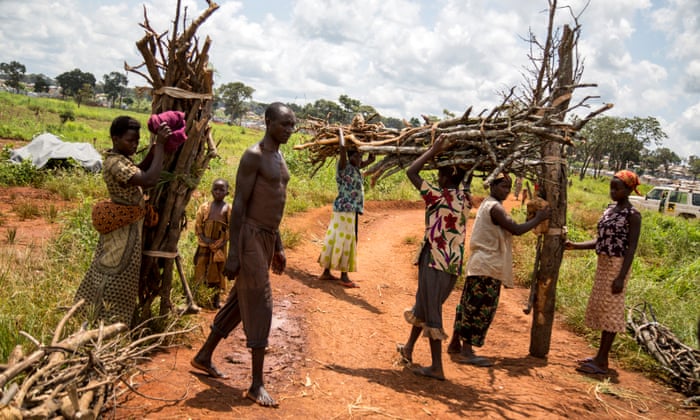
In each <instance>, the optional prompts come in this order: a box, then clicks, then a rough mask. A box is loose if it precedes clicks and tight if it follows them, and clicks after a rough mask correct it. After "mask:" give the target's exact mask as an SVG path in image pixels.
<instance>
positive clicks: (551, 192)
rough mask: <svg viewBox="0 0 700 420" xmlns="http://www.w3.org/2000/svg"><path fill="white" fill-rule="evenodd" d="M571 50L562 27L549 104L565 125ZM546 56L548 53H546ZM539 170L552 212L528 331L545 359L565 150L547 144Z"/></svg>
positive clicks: (558, 254)
mask: <svg viewBox="0 0 700 420" xmlns="http://www.w3.org/2000/svg"><path fill="white" fill-rule="evenodd" d="M573 46H574V33H573V31H572V30H571V28H570V27H569V26H568V25H566V26H564V32H563V34H562V39H561V43H560V45H559V51H558V54H559V57H558V58H559V66H558V75H557V76H558V77H557V84H556V88H555V91H554V94H553V95H552V96H551V97H552V98H554V102H556V103H552V104H549V105H550V106H551V107H552V109H553V112H552V114H553V115H556V117H557V118H558V119H560V120H561V121H564V118H565V116H566V115H565V114H566V109H567V108H568V106H569V100H570V98H571V93H572V92H573V89H574V88H573ZM545 54H547V52H545ZM542 149H543V150H542V156H543V161H544V163H543V165H544V168H543V170H542V177H543V184H544V185H542V187H541V188H543V189H544V192H545V199H546V200H547V202H549V205H550V206H551V208H552V216H551V219H550V220H549V230H548V232H547V233H546V234H545V236H544V240H543V243H542V250H541V254H540V263H539V266H538V267H537V272H536V273H535V281H536V282H537V284H536V296H535V299H534V302H533V312H532V327H531V330H530V354H531V355H532V356H535V357H545V356H546V355H547V353H549V344H550V340H551V337H552V325H553V324H554V310H555V306H556V305H555V304H556V290H557V280H558V278H559V267H560V266H561V260H562V257H563V253H564V240H565V237H564V227H565V226H566V187H567V168H566V155H565V146H564V145H562V144H559V143H555V142H546V143H545V144H544V145H543V148H542Z"/></svg>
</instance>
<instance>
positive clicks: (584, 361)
mask: <svg viewBox="0 0 700 420" xmlns="http://www.w3.org/2000/svg"><path fill="white" fill-rule="evenodd" d="M592 361H593V357H585V358H583V359H578V360H577V361H576V363H591V362H592Z"/></svg>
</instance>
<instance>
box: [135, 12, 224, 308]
mask: <svg viewBox="0 0 700 420" xmlns="http://www.w3.org/2000/svg"><path fill="white" fill-rule="evenodd" d="M207 4H208V5H209V7H208V8H207V9H206V10H204V11H203V12H202V14H201V15H200V16H199V17H198V18H196V19H195V20H193V21H191V22H190V23H189V26H186V23H187V21H188V17H187V9H186V8H185V10H184V12H181V5H180V1H178V2H177V9H176V16H175V18H174V20H173V27H172V29H171V31H170V33H168V32H167V31H166V32H164V33H162V34H159V33H158V32H156V31H155V30H154V29H153V28H152V27H151V25H150V22H149V21H148V17H147V15H146V10H145V7H144V23H142V24H141V26H142V27H143V28H144V30H145V32H146V34H145V36H144V37H143V38H142V39H141V40H139V41H138V42H137V43H136V46H137V48H138V50H139V51H140V52H141V54H142V55H143V59H144V62H143V63H142V64H140V65H139V66H135V67H131V66H128V65H127V64H126V63H125V68H126V70H128V71H131V72H134V73H136V74H139V75H141V76H142V77H144V78H145V79H146V80H147V81H148V82H149V84H150V85H151V87H152V89H151V94H152V96H153V104H152V113H153V114H158V113H161V112H164V111H170V110H174V111H182V112H184V113H185V118H186V121H187V128H186V133H187V141H186V142H185V143H184V144H183V145H182V146H181V147H180V149H178V150H177V151H176V152H175V153H173V154H171V155H166V157H165V162H164V166H163V175H162V176H161V180H160V182H159V184H158V186H156V187H155V188H154V189H153V190H152V191H150V192H149V195H150V199H149V201H150V204H152V205H153V206H154V207H155V208H156V210H157V211H158V215H159V221H158V225H157V226H155V227H152V228H144V249H145V250H146V253H145V255H144V258H143V262H142V267H141V280H140V284H139V289H140V291H139V310H140V317H139V318H140V319H139V320H140V321H143V320H147V319H148V318H150V317H151V313H150V310H151V309H150V308H151V304H152V302H153V301H154V300H155V299H156V298H157V297H160V315H166V314H168V313H170V312H171V311H172V303H171V300H170V292H171V289H172V275H173V261H174V259H175V258H176V256H177V244H178V241H179V239H180V233H181V230H182V228H183V225H184V222H185V208H186V207H187V203H188V202H189V200H190V198H191V195H192V192H193V191H194V190H195V189H196V188H197V186H198V185H199V182H200V180H201V178H202V175H203V174H204V171H205V170H206V169H207V168H208V165H209V161H210V160H211V159H212V158H214V157H215V156H216V155H217V154H216V145H215V144H214V141H213V139H212V136H211V127H210V125H209V120H210V118H211V107H212V101H213V83H214V82H213V70H212V68H211V67H210V65H209V48H210V45H211V40H210V39H209V37H207V38H206V40H205V41H204V43H203V45H201V48H200V45H199V42H198V40H197V38H196V37H195V33H196V31H197V29H198V28H199V26H200V25H201V24H202V23H204V21H205V20H206V19H207V18H208V17H209V16H210V15H211V14H212V13H214V11H215V10H216V9H218V7H219V6H218V5H217V4H216V3H214V2H212V1H207ZM143 67H145V69H146V71H147V73H144V72H143V71H142V70H141V69H142V68H143ZM183 281H184V280H183Z"/></svg>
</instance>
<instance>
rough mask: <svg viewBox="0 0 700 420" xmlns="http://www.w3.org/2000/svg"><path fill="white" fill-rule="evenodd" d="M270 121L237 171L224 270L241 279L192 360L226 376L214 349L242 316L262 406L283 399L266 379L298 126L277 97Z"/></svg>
mask: <svg viewBox="0 0 700 420" xmlns="http://www.w3.org/2000/svg"><path fill="white" fill-rule="evenodd" d="M265 125H266V130H265V136H264V137H263V139H262V140H261V141H260V142H258V143H256V144H254V145H253V146H251V147H249V148H248V149H247V150H246V151H245V152H244V153H243V156H242V157H241V162H240V164H239V167H238V172H237V174H236V193H235V196H234V199H233V212H232V213H231V223H230V235H229V238H230V247H229V254H228V259H227V261H226V267H225V268H224V274H225V275H226V276H227V277H228V278H230V279H234V278H236V283H235V285H234V287H233V288H232V289H231V292H230V294H229V297H228V299H227V300H226V303H225V304H224V306H223V307H222V308H221V309H220V310H219V312H217V314H216V316H215V317H214V322H213V323H212V326H211V332H210V333H209V336H208V337H207V340H206V342H205V343H204V345H203V346H202V348H201V349H200V350H199V352H198V353H197V355H196V356H195V357H194V359H192V361H191V364H192V366H193V367H195V368H197V369H200V370H203V371H205V372H207V373H208V374H209V375H211V376H213V377H216V378H226V377H227V376H226V375H224V374H223V373H221V372H220V371H219V370H218V369H217V368H216V367H215V366H214V365H213V364H212V361H211V358H212V353H213V352H214V350H215V349H216V346H217V345H218V344H219V342H220V341H221V339H222V338H226V337H228V335H229V334H230V333H231V331H233V329H234V328H235V327H236V326H237V325H238V324H239V323H240V322H241V321H242V322H243V330H244V331H245V335H246V340H247V342H246V346H247V347H249V348H250V349H251V350H252V359H253V360H252V374H253V381H252V383H251V385H250V388H248V390H247V391H246V393H245V396H246V398H248V399H250V400H252V401H255V402H256V403H257V404H259V405H261V406H264V407H275V406H277V401H275V399H274V398H272V396H270V394H268V392H267V391H266V390H265V387H264V385H263V364H264V361H265V348H266V347H267V345H268V337H269V335H270V324H271V322H272V290H271V287H270V275H269V269H270V267H271V268H272V272H273V273H275V274H280V273H282V272H283V271H284V269H285V266H286V264H287V259H286V257H285V255H284V249H283V248H282V240H281V238H280V234H279V230H278V228H279V224H280V221H281V220H282V215H283V213H284V204H285V201H286V198H287V183H288V182H289V171H288V169H287V164H286V162H285V160H284V158H283V157H282V154H281V153H280V151H279V147H280V145H281V144H285V143H287V141H288V140H289V137H290V136H291V135H292V133H293V132H294V127H295V125H296V117H295V116H294V112H293V111H292V110H291V109H290V108H289V107H287V106H286V105H284V104H282V103H279V102H275V103H272V104H270V106H268V107H267V109H266V110H265Z"/></svg>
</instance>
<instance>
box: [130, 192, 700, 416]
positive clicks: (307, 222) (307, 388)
mask: <svg viewBox="0 0 700 420" xmlns="http://www.w3.org/2000/svg"><path fill="white" fill-rule="evenodd" d="M514 203H515V202H513V203H511V205H512V204H514ZM330 214H331V209H330V207H324V208H321V209H315V210H311V211H309V212H306V213H303V214H298V215H295V216H293V217H288V218H286V219H285V220H284V221H283V226H284V228H285V229H289V230H290V231H293V232H298V233H299V235H301V237H302V241H301V244H300V245H299V246H297V247H296V248H294V249H291V250H288V251H287V258H288V264H287V270H286V272H285V274H283V275H280V276H275V275H273V276H272V282H273V293H274V298H275V309H274V313H275V318H274V320H273V331H272V335H271V346H270V349H269V354H268V356H267V358H266V365H265V378H266V387H267V389H268V390H269V391H270V392H271V393H272V394H273V395H274V396H275V397H276V398H277V399H278V400H279V401H280V406H279V408H276V409H270V408H262V407H258V406H256V405H255V404H254V403H253V402H251V401H249V400H247V399H244V398H242V396H241V395H242V393H243V391H244V390H245V389H246V388H247V387H248V386H249V384H250V355H249V353H248V351H247V350H246V348H245V347H244V340H243V335H242V332H241V331H240V330H236V331H235V333H234V334H233V335H232V336H231V337H229V338H227V339H226V340H225V341H223V342H222V343H221V345H220V346H219V348H218V349H217V351H216V353H215V357H214V362H215V363H216V364H217V365H218V366H219V368H220V369H222V370H224V371H225V372H226V373H227V374H229V375H230V376H231V379H227V380H217V379H213V378H209V377H207V376H203V375H200V374H199V372H197V371H195V370H194V369H192V368H191V367H190V365H189V360H190V359H191V358H192V356H193V355H194V353H195V351H196V349H197V348H198V346H199V344H201V341H202V340H203V338H204V337H205V334H206V333H208V331H209V329H208V324H209V323H210V322H211V319H212V318H213V316H214V312H212V311H206V312H203V313H201V314H200V315H199V319H200V320H201V323H202V327H203V329H202V334H201V336H200V337H199V340H197V341H195V342H193V343H191V346H187V347H179V348H174V349H171V350H170V351H168V352H165V353H162V354H158V355H156V356H154V359H153V362H152V363H150V364H148V365H146V366H144V374H143V375H141V376H137V377H135V378H134V381H135V382H136V383H137V384H138V386H139V387H138V390H139V392H141V393H143V394H144V395H147V396H148V397H149V398H144V397H140V396H138V395H136V394H133V393H130V394H127V396H126V397H123V398H122V400H121V401H120V407H119V408H118V409H117V411H116V417H117V418H139V419H141V418H148V419H183V418H192V419H209V418H211V419H214V418H216V419H222V418H260V419H269V418H285V419H287V418H314V419H329V418H351V417H369V418H401V419H419V418H442V419H452V418H454V419H457V418H507V419H523V418H537V419H542V418H552V419H555V418H625V419H627V418H630V419H633V418H634V419H639V418H648V419H659V418H677V419H685V418H688V419H690V418H697V415H698V413H697V411H687V410H684V409H682V408H680V402H681V401H682V399H683V396H682V395H680V394H677V393H675V392H673V391H672V390H670V389H668V388H667V387H665V386H663V385H660V384H658V383H655V382H653V381H650V380H648V379H646V378H645V377H643V376H642V375H640V374H637V373H632V372H627V371H624V370H622V369H621V368H619V367H618V366H617V365H616V363H615V362H614V361H613V362H612V370H611V374H610V375H608V376H607V377H600V376H599V377H595V376H586V375H582V374H579V373H578V372H576V371H575V367H576V362H575V361H576V360H577V359H580V358H583V357H585V356H589V355H591V354H593V352H594V351H595V349H593V348H591V347H590V346H589V345H588V344H587V343H586V342H585V341H584V340H583V339H582V338H580V337H578V336H576V335H575V334H573V333H571V332H569V331H568V330H567V329H566V328H565V327H564V326H562V325H561V324H560V323H559V322H557V323H556V325H555V328H554V331H553V336H552V341H551V351H550V354H549V356H548V357H547V359H538V358H533V357H530V356H529V355H528V346H529V338H530V337H529V330H530V318H529V316H526V315H524V314H523V311H522V308H523V306H524V303H525V302H526V299H527V293H528V291H527V290H526V289H522V288H515V289H505V290H503V293H502V295H501V296H502V298H501V299H502V300H501V304H500V307H499V309H498V314H497V315H496V319H495V321H494V324H493V326H492V328H491V330H490V331H489V335H488V337H487V339H486V344H485V346H484V347H483V348H482V349H480V350H479V353H480V354H482V355H485V356H489V357H491V358H493V359H494V360H495V362H496V363H495V365H494V366H493V367H490V368H478V367H470V366H463V365H460V364H457V363H454V362H453V361H452V360H451V359H450V358H449V357H448V355H445V357H444V360H445V373H446V377H447V380H446V381H445V382H439V381H435V380H431V379H426V378H422V377H418V376H415V375H414V374H413V373H412V372H411V371H410V370H408V369H405V368H404V367H403V366H402V365H401V364H400V363H399V359H398V357H397V353H396V343H401V342H404V341H405V340H406V339H407V338H408V333H409V325H408V324H407V323H406V322H405V321H404V319H403V316H402V313H403V310H404V309H406V308H408V307H410V306H411V304H412V302H413V296H414V293H415V290H416V284H417V271H416V268H415V266H413V265H412V264H411V260H412V257H413V253H414V252H415V248H416V246H417V244H418V242H419V240H420V237H421V235H422V223H423V207H422V203H421V202H410V203H407V202H400V203H397V202H389V203H387V202H381V203H378V202H370V203H368V204H367V207H366V212H365V214H364V215H363V216H361V218H360V231H359V237H360V243H359V272H357V273H353V275H352V276H351V278H352V279H353V280H355V281H356V282H357V283H358V284H359V285H360V288H357V289H345V288H343V287H342V286H340V285H339V284H337V283H334V282H330V281H322V280H319V279H318V274H319V273H320V269H319V267H318V264H317V263H316V258H317V257H318V252H319V249H320V241H321V240H322V235H323V232H324V230H325V228H326V224H327V223H328V220H329V217H330ZM458 299H459V292H458V291H455V292H453V294H452V295H451V296H450V298H449V300H448V301H447V303H446V305H445V309H444V318H445V322H446V326H449V325H451V323H452V321H453V319H454V314H453V311H454V308H455V305H456V303H457V300H458ZM414 362H416V363H418V364H429V363H430V352H429V349H428V343H427V340H426V339H421V340H420V341H419V342H418V343H417V346H416V351H415V353H414Z"/></svg>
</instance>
